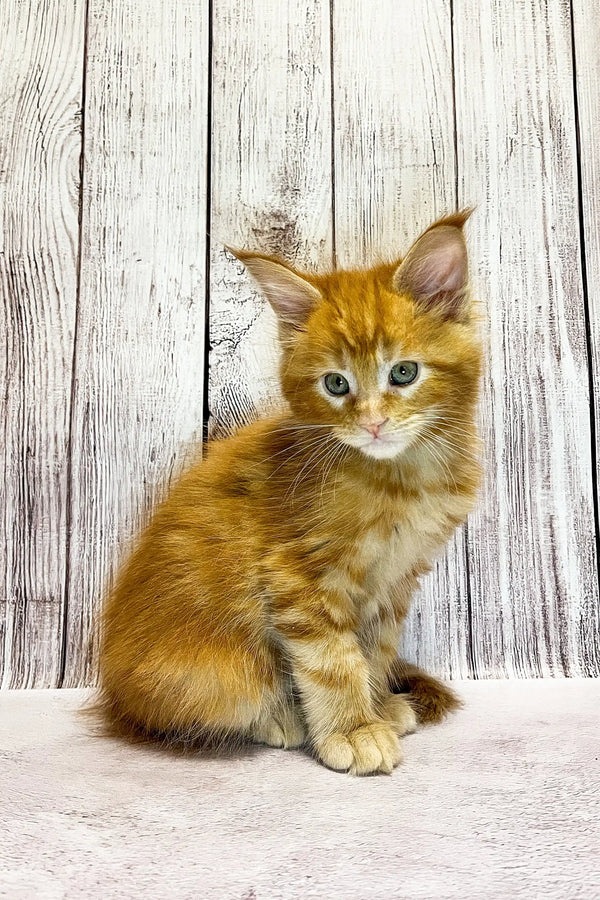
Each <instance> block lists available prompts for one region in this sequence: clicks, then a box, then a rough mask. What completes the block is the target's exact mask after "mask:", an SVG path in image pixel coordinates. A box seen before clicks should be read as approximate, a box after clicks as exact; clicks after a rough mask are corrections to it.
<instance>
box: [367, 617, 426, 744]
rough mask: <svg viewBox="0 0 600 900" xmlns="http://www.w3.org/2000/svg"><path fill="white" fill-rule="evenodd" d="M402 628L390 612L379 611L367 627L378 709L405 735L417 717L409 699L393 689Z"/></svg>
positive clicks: (413, 726) (368, 655)
mask: <svg viewBox="0 0 600 900" xmlns="http://www.w3.org/2000/svg"><path fill="white" fill-rule="evenodd" d="M400 629H401V626H400V625H399V624H398V623H397V621H396V619H395V618H394V617H393V616H392V615H391V614H389V615H388V614H386V613H385V612H383V613H380V615H379V616H378V617H377V620H376V621H375V622H373V623H371V625H370V628H369V629H368V632H367V635H368V636H367V639H366V648H367V650H366V655H367V658H368V663H369V671H370V680H371V690H372V693H373V699H374V704H375V708H376V710H377V712H378V713H379V715H380V716H381V717H382V718H383V719H385V720H387V721H388V722H390V723H391V725H392V727H393V728H394V730H395V731H396V733H397V734H398V736H399V737H402V736H403V735H405V734H411V733H412V732H413V731H415V730H416V728H417V721H418V718H417V714H416V712H415V710H414V709H413V707H412V706H411V704H410V702H409V700H408V699H407V698H406V697H403V696H401V695H400V694H393V693H392V691H391V690H390V671H391V669H392V667H393V665H394V662H395V660H397V658H398V644H399V641H400Z"/></svg>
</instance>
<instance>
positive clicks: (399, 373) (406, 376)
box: [390, 361, 419, 384]
mask: <svg viewBox="0 0 600 900" xmlns="http://www.w3.org/2000/svg"><path fill="white" fill-rule="evenodd" d="M418 371H419V367H418V365H417V364H416V362H408V361H405V362H399V363H396V365H395V366H392V370H391V372H390V384H410V383H411V381H414V380H415V378H416V377H417V372H418Z"/></svg>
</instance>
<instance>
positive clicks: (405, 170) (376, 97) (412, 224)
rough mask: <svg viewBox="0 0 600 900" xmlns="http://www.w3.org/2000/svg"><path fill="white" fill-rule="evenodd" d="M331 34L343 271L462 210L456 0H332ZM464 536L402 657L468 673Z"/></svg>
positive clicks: (395, 252)
mask: <svg viewBox="0 0 600 900" xmlns="http://www.w3.org/2000/svg"><path fill="white" fill-rule="evenodd" d="M334 12H335V18H334V23H333V24H334V27H333V35H334V37H333V41H334V43H333V48H334V53H333V96H334V122H335V145H334V146H335V151H334V152H335V162H334V186H335V231H336V250H337V260H338V264H339V265H341V266H344V265H345V266H353V265H357V264H361V263H365V264H370V263H372V262H373V261H376V260H377V259H378V258H387V259H394V258H399V257H400V256H401V255H403V254H404V253H405V252H406V251H407V250H408V248H409V246H410V244H411V242H412V241H413V240H414V239H415V238H416V237H417V236H418V234H419V233H420V231H422V230H423V229H424V228H426V227H427V225H429V224H431V222H432V221H433V220H434V219H436V218H437V217H439V216H440V215H442V214H443V213H445V212H451V211H453V210H454V209H455V207H456V193H455V188H456V160H455V153H454V120H453V99H452V52H451V22H450V13H449V5H448V4H443V3H439V2H437V0H436V2H425V3H424V2H422V0H414V2H404V3H398V2H397V0H385V2H382V3H379V4H378V8H377V12H376V14H375V13H374V10H373V5H372V4H371V3H370V2H369V0H336V2H335V4H334ZM465 570H466V561H465V542H464V535H463V532H462V531H459V532H457V534H456V537H455V539H454V540H453V541H452V542H451V544H450V545H449V547H448V551H447V553H446V556H445V558H444V559H442V560H441V561H440V562H439V564H438V565H437V566H436V568H435V569H434V571H433V572H432V574H431V576H429V577H428V578H427V579H425V580H424V581H423V590H422V592H421V593H420V594H419V596H418V597H417V598H416V599H415V603H414V605H413V609H412V611H411V614H410V617H409V619H408V621H407V624H406V628H405V638H404V644H403V649H404V652H405V653H406V654H407V655H408V656H409V657H410V658H413V659H417V660H418V661H419V662H421V663H422V664H423V665H425V666H427V667H428V668H432V669H435V670H437V671H439V672H442V673H444V674H452V675H454V676H458V675H467V674H468V673H469V662H468V658H469V650H468V640H469V628H468V608H467V607H468V604H467V585H466V581H465Z"/></svg>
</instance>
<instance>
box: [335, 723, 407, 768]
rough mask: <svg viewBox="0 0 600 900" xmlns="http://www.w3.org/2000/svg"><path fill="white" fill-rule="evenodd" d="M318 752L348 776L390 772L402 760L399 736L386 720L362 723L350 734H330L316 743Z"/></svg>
mask: <svg viewBox="0 0 600 900" xmlns="http://www.w3.org/2000/svg"><path fill="white" fill-rule="evenodd" d="M317 753H318V755H319V758H320V759H321V761H322V762H323V763H324V764H325V765H326V766H328V767H329V768H330V769H336V770H337V771H342V772H350V774H351V775H371V774H373V773H375V772H384V773H386V774H388V775H389V773H390V772H391V771H392V769H393V768H394V767H395V766H397V765H398V763H399V762H400V761H401V759H402V754H401V752H400V742H399V741H398V737H397V735H396V733H395V732H394V730H393V729H392V727H391V726H390V725H389V724H388V723H387V722H374V723H373V724H371V725H362V726H361V727H360V728H357V729H355V730H354V731H351V732H350V733H349V734H341V733H336V734H330V735H328V736H327V737H326V738H324V739H323V740H322V741H320V742H319V743H318V745H317Z"/></svg>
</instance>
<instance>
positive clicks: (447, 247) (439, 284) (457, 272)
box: [393, 209, 472, 319]
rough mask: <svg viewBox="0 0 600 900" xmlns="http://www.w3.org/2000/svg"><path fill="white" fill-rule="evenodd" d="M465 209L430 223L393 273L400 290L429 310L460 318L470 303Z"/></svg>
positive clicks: (394, 280)
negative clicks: (464, 232)
mask: <svg viewBox="0 0 600 900" xmlns="http://www.w3.org/2000/svg"><path fill="white" fill-rule="evenodd" d="M471 213H472V210H471V209H466V210H463V211H462V212H459V213H456V214H455V215H453V216H447V217H446V218H444V219H440V220H439V221H437V222H435V223H434V224H433V225H431V226H430V227H429V228H428V229H427V231H425V232H424V233H423V234H422V235H421V237H420V238H418V239H417V240H416V241H415V243H414V244H413V245H412V247H411V248H410V250H409V251H408V254H407V255H406V256H405V257H404V259H403V260H402V262H401V263H400V265H399V266H398V268H397V269H396V271H395V273H394V277H393V286H394V290H396V291H397V292H398V293H399V294H410V296H411V297H413V299H414V300H415V301H416V303H417V304H418V305H419V306H421V307H422V308H423V309H424V310H426V311H427V312H437V313H439V314H440V315H441V316H442V317H443V318H444V319H461V318H462V316H463V314H464V312H465V310H466V307H467V304H468V294H467V288H468V283H469V271H468V265H467V245H466V243H465V237H464V234H463V230H462V229H463V225H464V224H465V222H466V221H467V219H468V218H469V216H470V215H471Z"/></svg>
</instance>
